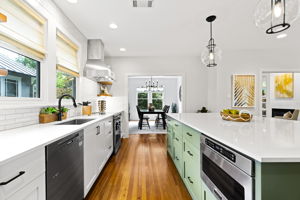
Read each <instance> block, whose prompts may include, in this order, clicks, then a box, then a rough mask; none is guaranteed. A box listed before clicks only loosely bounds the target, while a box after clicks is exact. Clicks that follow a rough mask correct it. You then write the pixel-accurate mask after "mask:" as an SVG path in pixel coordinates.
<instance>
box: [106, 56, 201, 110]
mask: <svg viewBox="0 0 300 200" xmlns="http://www.w3.org/2000/svg"><path fill="white" fill-rule="evenodd" d="M106 62H107V63H108V64H109V65H111V66H112V69H113V71H114V72H115V74H116V81H115V83H114V84H113V86H112V88H111V91H112V94H113V95H114V96H122V97H127V95H128V76H130V75H132V76H133V75H147V76H149V75H153V76H155V75H156V76H157V75H169V76H182V77H183V80H182V81H183V83H182V85H183V98H184V100H185V101H183V104H184V105H183V112H196V110H197V109H199V108H201V107H202V106H205V105H206V101H207V98H206V96H207V94H206V93H207V89H206V88H207V76H206V71H207V69H206V68H204V67H202V66H201V60H200V58H199V57H110V58H107V59H106ZM126 104H127V105H128V103H126Z"/></svg>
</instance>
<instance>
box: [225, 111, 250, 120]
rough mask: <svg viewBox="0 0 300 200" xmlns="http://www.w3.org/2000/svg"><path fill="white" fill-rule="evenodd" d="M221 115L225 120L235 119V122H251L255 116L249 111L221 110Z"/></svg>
mask: <svg viewBox="0 0 300 200" xmlns="http://www.w3.org/2000/svg"><path fill="white" fill-rule="evenodd" d="M220 115H221V117H222V119H223V120H227V121H234V122H250V121H251V119H252V117H253V115H251V114H249V113H242V114H227V113H223V112H220Z"/></svg>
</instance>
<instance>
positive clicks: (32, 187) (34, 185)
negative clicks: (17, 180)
mask: <svg viewBox="0 0 300 200" xmlns="http://www.w3.org/2000/svg"><path fill="white" fill-rule="evenodd" d="M45 199H46V188H45V174H42V175H41V176H39V177H38V178H36V179H35V180H33V181H32V182H30V183H28V184H27V185H26V186H25V187H23V188H22V189H20V190H19V191H17V192H16V193H14V194H13V195H11V196H10V197H8V198H6V200H45Z"/></svg>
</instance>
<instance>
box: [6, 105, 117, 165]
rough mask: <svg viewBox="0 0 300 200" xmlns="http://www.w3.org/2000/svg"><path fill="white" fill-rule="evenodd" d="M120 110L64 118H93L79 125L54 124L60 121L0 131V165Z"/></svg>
mask: <svg viewBox="0 0 300 200" xmlns="http://www.w3.org/2000/svg"><path fill="white" fill-rule="evenodd" d="M120 112H122V111H120ZM120 112H114V113H107V114H105V115H99V114H93V115H91V116H80V117H74V118H69V119H67V120H64V121H69V120H72V119H79V118H83V119H94V120H92V121H89V122H87V123H84V124H81V125H55V124H57V123H61V122H53V123H48V124H37V125H33V126H27V127H22V128H17V129H12V130H7V131H1V132H0V165H3V164H5V163H7V162H8V161H10V160H12V159H14V158H18V157H20V156H22V155H23V154H25V153H28V152H30V151H33V150H35V149H38V148H44V147H45V146H46V145H48V144H51V143H52V142H54V141H57V140H59V139H61V138H64V137H65V136H67V135H70V134H72V133H75V132H77V131H79V130H82V129H84V128H85V127H87V126H89V125H91V124H93V123H95V122H98V121H101V120H104V119H106V118H109V117H112V116H113V115H115V114H118V113H120ZM64 121H62V122H64Z"/></svg>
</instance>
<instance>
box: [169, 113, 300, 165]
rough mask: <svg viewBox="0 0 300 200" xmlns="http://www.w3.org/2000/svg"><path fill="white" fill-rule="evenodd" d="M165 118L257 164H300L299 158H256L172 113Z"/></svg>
mask: <svg viewBox="0 0 300 200" xmlns="http://www.w3.org/2000/svg"><path fill="white" fill-rule="evenodd" d="M167 117H170V118H172V119H174V120H176V121H179V122H181V123H183V124H184V125H186V126H189V127H190V128H192V129H194V130H196V131H197V132H200V133H202V134H204V135H206V136H208V137H210V138H212V139H214V140H216V141H218V142H220V143H222V144H224V145H226V146H228V147H230V148H232V149H234V150H235V151H237V152H239V153H241V154H244V155H246V156H248V157H249V158H251V159H253V160H254V161H256V162H259V163H299V162H300V158H294V157H290V158H289V157H261V156H257V155H254V154H252V153H251V152H248V151H247V150H245V149H241V148H239V147H236V146H235V145H233V144H231V143H230V142H228V141H224V140H223V139H220V138H218V137H216V136H215V135H214V134H212V133H207V132H205V131H203V130H201V129H199V128H197V127H194V126H193V125H191V124H190V123H189V122H187V121H185V120H182V119H179V118H178V117H176V116H174V113H169V114H167Z"/></svg>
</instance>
